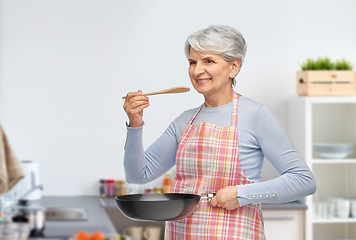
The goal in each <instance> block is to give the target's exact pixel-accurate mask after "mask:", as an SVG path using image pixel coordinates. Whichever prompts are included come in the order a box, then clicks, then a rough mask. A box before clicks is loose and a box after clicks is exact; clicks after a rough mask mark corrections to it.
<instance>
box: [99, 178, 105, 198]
mask: <svg viewBox="0 0 356 240" xmlns="http://www.w3.org/2000/svg"><path fill="white" fill-rule="evenodd" d="M99 183H100V186H99V196H100V197H106V180H105V179H100V181H99Z"/></svg>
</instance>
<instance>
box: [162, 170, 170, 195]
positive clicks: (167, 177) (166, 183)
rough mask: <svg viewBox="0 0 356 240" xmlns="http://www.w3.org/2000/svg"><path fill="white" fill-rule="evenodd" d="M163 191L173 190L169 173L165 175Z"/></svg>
mask: <svg viewBox="0 0 356 240" xmlns="http://www.w3.org/2000/svg"><path fill="white" fill-rule="evenodd" d="M162 192H163V193H170V192H172V180H171V176H170V175H169V174H165V175H164V177H163V183H162Z"/></svg>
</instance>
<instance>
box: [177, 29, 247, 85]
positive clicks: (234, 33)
mask: <svg viewBox="0 0 356 240" xmlns="http://www.w3.org/2000/svg"><path fill="white" fill-rule="evenodd" d="M191 47H192V48H194V50H196V51H197V52H200V53H212V54H219V55H220V56H221V57H222V58H224V59H225V60H226V61H227V62H232V61H234V60H235V59H236V58H238V59H240V61H241V65H240V69H239V72H240V70H241V66H242V63H243V62H244V59H245V55H246V49H247V45H246V42H245V39H244V37H243V36H242V34H241V33H240V32H239V31H238V30H236V29H234V28H232V27H229V26H209V27H208V28H206V29H202V30H199V31H197V32H196V33H194V34H192V35H190V36H189V37H188V39H187V40H186V41H185V47H184V52H185V56H186V57H187V59H189V55H190V48H191ZM235 77H236V76H235ZM235 77H234V78H233V79H232V84H233V85H235Z"/></svg>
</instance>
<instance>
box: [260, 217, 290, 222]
mask: <svg viewBox="0 0 356 240" xmlns="http://www.w3.org/2000/svg"><path fill="white" fill-rule="evenodd" d="M263 220H265V221H266V220H267V221H270V220H272V221H281V220H289V221H290V220H294V217H265V218H263Z"/></svg>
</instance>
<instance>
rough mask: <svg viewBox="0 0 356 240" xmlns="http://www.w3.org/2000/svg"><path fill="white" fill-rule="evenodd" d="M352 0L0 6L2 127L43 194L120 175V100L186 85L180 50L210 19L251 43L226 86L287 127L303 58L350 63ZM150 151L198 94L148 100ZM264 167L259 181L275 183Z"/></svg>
mask: <svg viewBox="0 0 356 240" xmlns="http://www.w3.org/2000/svg"><path fill="white" fill-rule="evenodd" d="M355 9H356V1H353V0H349V1H346V0H339V1H334V0H319V1H317V0H312V1H310V0H304V1H300V0H298V1H284V0H271V1H264V0H254V1H236V0H230V1H224V0H220V1H216V0H211V1H207V0H199V1H192V0H184V1H182V0H180V1H167V0H162V1H158V0H154V1H153V0H151V1H144V0H141V1H138V0H137V1H123V0H104V1H94V0H80V1H79V0H75V1H73V0H60V1H59V0H57V1H55V0H52V1H46V0H42V1H41V0H32V1H26V0H11V1H5V0H0V24H1V25H0V122H1V124H2V125H3V127H4V129H5V131H6V133H7V134H8V136H9V138H10V141H11V143H12V146H13V148H14V149H15V151H16V153H17V155H18V157H19V158H20V159H21V160H24V159H32V160H35V161H38V162H39V164H40V170H41V174H42V176H41V177H42V180H43V182H44V184H45V190H44V194H45V195H94V194H96V193H97V188H96V186H97V185H96V184H97V182H98V180H99V179H100V178H115V179H118V178H124V171H123V161H122V158H123V146H124V142H125V135H126V128H125V121H126V115H125V112H124V111H123V109H122V105H123V100H122V99H121V97H122V96H124V95H126V93H127V92H128V91H136V90H138V89H142V90H143V91H144V92H149V91H156V90H161V89H165V88H169V87H173V86H180V85H186V86H191V85H190V81H189V78H188V75H187V67H188V64H187V61H186V59H185V56H184V52H183V44H184V41H185V39H186V38H187V37H188V35H189V34H191V33H193V32H195V31H197V30H199V29H201V28H205V27H207V26H208V25H210V24H227V25H231V26H232V27H235V28H237V29H239V30H240V31H241V32H242V33H243V35H244V37H245V39H246V41H247V44H248V50H247V56H246V61H245V65H244V66H243V68H242V71H241V73H240V75H239V76H238V78H237V82H238V83H237V86H236V87H235V90H236V91H238V92H239V93H241V94H242V95H245V96H247V97H249V98H252V99H254V100H256V101H258V102H260V103H264V104H266V105H267V106H268V107H269V108H270V109H271V111H272V112H273V113H274V114H275V115H276V116H277V118H278V119H279V120H280V122H281V123H282V125H283V126H284V127H285V128H286V127H287V126H286V124H287V119H286V118H287V109H286V108H287V105H286V100H287V99H288V98H289V97H290V96H293V95H295V92H296V90H295V71H296V70H298V69H299V66H298V64H299V63H301V62H302V61H304V60H305V59H306V58H307V57H312V58H316V57H318V56H321V57H324V56H329V57H330V58H332V59H336V58H337V59H340V58H342V57H345V58H347V59H348V60H350V61H351V62H353V63H354V64H355V63H356V46H355V43H356V15H355ZM150 99H151V106H150V107H149V109H147V111H145V121H146V127H145V132H144V133H145V135H144V138H145V139H144V143H145V146H146V147H147V146H148V145H149V144H150V143H152V142H153V141H154V140H155V139H156V138H157V137H159V135H160V134H161V133H162V132H163V131H164V129H165V128H166V127H167V126H168V124H169V123H170V122H171V121H172V120H173V119H174V118H175V117H176V116H178V115H179V114H180V113H181V112H182V111H183V110H185V109H187V108H192V107H196V106H198V105H199V104H201V103H202V100H203V98H202V97H201V96H200V95H199V94H197V93H196V92H195V91H194V90H192V91H190V92H189V93H187V94H184V95H183V94H181V95H167V96H152V97H151V98H150ZM273 174H274V173H273V170H272V168H271V167H268V165H267V171H265V172H264V178H268V177H271V176H273Z"/></svg>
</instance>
